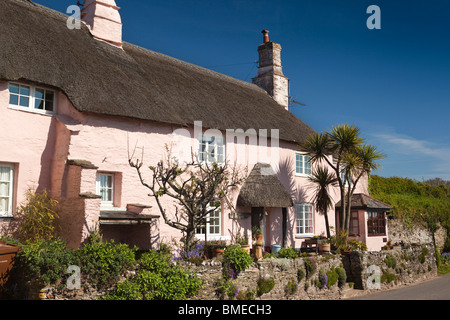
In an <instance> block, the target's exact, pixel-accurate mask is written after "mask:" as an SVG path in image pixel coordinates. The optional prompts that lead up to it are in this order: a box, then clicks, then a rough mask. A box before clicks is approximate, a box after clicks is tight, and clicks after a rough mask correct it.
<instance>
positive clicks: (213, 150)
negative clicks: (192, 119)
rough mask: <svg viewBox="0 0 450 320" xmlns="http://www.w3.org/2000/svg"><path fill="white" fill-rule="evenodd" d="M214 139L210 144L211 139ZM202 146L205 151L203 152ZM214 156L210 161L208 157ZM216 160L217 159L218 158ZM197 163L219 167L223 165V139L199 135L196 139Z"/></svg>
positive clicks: (215, 136)
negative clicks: (215, 164)
mask: <svg viewBox="0 0 450 320" xmlns="http://www.w3.org/2000/svg"><path fill="white" fill-rule="evenodd" d="M212 138H214V143H211V139H212ZM203 145H205V151H203V148H202V147H203ZM211 154H214V157H212V159H213V161H211V160H212V159H210V155H211ZM220 156H221V158H219V159H218V157H220ZM198 161H199V162H200V163H208V164H212V163H214V162H215V163H217V164H219V165H224V164H225V140H224V138H223V137H219V136H217V135H213V134H211V135H209V134H201V135H199V137H198Z"/></svg>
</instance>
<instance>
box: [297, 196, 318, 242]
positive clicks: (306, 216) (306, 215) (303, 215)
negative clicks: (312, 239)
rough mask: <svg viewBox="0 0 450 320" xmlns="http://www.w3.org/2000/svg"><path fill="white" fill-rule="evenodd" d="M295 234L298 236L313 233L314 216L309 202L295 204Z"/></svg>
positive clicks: (311, 234)
mask: <svg viewBox="0 0 450 320" xmlns="http://www.w3.org/2000/svg"><path fill="white" fill-rule="evenodd" d="M295 219H296V226H295V227H296V234H297V235H299V236H308V237H309V236H313V235H314V217H313V207H312V205H311V204H296V205H295Z"/></svg>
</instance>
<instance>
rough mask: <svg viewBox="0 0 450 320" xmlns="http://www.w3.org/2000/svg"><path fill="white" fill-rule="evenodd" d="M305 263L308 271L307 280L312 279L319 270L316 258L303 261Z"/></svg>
mask: <svg viewBox="0 0 450 320" xmlns="http://www.w3.org/2000/svg"><path fill="white" fill-rule="evenodd" d="M303 261H304V262H305V270H306V279H307V280H308V279H310V278H311V277H312V276H313V275H314V273H315V272H316V270H317V263H316V261H315V260H314V258H311V257H309V258H305V259H303Z"/></svg>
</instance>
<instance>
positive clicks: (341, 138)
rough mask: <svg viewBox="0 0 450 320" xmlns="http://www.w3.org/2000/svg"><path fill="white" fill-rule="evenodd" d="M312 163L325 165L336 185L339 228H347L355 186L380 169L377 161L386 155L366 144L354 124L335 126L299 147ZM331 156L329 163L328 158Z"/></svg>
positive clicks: (317, 134) (309, 138)
mask: <svg viewBox="0 0 450 320" xmlns="http://www.w3.org/2000/svg"><path fill="white" fill-rule="evenodd" d="M301 148H302V150H304V151H305V152H307V154H308V156H309V157H310V161H311V163H312V164H320V163H324V164H326V165H328V166H329V167H330V168H331V169H332V170H333V174H334V178H335V181H337V182H338V184H339V189H340V197H341V204H342V207H341V210H340V215H339V218H340V221H339V222H340V223H339V225H340V228H341V229H344V230H348V229H349V223H350V212H351V201H350V199H351V198H352V196H353V193H354V191H355V190H356V186H357V184H358V182H359V180H360V179H361V177H363V176H364V175H367V174H370V172H371V171H372V170H374V169H377V168H378V167H379V164H378V161H379V160H381V159H383V158H384V157H385V156H384V155H383V154H382V153H380V152H378V151H377V149H376V147H374V146H372V145H368V144H365V142H364V139H363V138H361V137H360V129H359V128H358V127H355V126H353V125H347V124H344V125H337V126H333V127H332V129H331V130H329V131H325V132H323V133H316V134H313V135H311V136H309V137H308V139H307V141H306V142H305V143H302V144H301ZM330 154H332V155H333V160H330V158H329V155H330Z"/></svg>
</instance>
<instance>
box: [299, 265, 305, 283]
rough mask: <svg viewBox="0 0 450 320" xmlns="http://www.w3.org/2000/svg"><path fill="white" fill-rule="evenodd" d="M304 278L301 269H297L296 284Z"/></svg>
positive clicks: (303, 272)
mask: <svg viewBox="0 0 450 320" xmlns="http://www.w3.org/2000/svg"><path fill="white" fill-rule="evenodd" d="M304 277H305V271H304V270H303V269H300V268H299V269H298V270H297V282H300V281H302V280H303V278H304Z"/></svg>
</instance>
